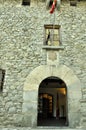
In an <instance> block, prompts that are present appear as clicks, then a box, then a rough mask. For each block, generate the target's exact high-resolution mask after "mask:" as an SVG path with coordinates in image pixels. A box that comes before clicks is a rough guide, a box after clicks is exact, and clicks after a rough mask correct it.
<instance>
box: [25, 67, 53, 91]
mask: <svg viewBox="0 0 86 130" xmlns="http://www.w3.org/2000/svg"><path fill="white" fill-rule="evenodd" d="M51 71H52V68H51V66H47V65H41V66H38V67H37V68H35V69H34V70H33V71H32V72H31V73H30V74H29V75H28V77H27V79H26V81H25V83H24V90H25V89H26V88H28V89H30V88H32V86H33V87H34V86H37V85H39V84H40V83H41V81H42V80H44V79H45V78H47V77H50V76H52V72H51ZM38 87H39V86H38Z"/></svg>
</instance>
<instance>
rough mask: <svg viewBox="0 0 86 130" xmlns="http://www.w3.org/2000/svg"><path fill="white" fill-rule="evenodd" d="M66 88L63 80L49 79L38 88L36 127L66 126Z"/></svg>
mask: <svg viewBox="0 0 86 130" xmlns="http://www.w3.org/2000/svg"><path fill="white" fill-rule="evenodd" d="M67 122H68V118H67V88H66V85H65V83H64V82H63V80H61V79H59V78H57V77H49V78H46V79H45V80H43V81H42V82H41V84H40V86H39V94H38V126H66V125H67V124H68V123H67Z"/></svg>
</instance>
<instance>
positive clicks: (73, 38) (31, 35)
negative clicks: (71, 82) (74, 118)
mask: <svg viewBox="0 0 86 130" xmlns="http://www.w3.org/2000/svg"><path fill="white" fill-rule="evenodd" d="M21 3H22V1H18V0H15V1H13V2H10V0H7V1H5V0H1V1H0V68H2V69H5V70H6V75H5V82H4V87H3V92H2V93H0V125H21V120H22V117H21V115H22V114H21V113H22V102H23V97H22V95H23V86H24V82H25V79H26V77H27V75H28V74H29V73H30V72H31V71H32V70H33V69H34V68H36V67H37V66H39V65H45V64H46V50H45V49H42V46H43V37H44V24H53V22H54V15H53V14H52V15H50V14H49V10H46V6H45V5H46V4H45V2H43V1H41V0H40V2H37V1H34V0H32V3H31V6H22V5H21ZM55 24H59V25H61V28H62V29H61V35H62V44H63V46H64V50H60V51H59V55H60V57H59V61H60V64H64V65H67V66H68V67H70V68H71V69H72V70H73V71H74V72H75V74H76V75H77V76H78V78H79V79H80V80H81V82H82V84H83V85H82V101H81V112H82V117H81V125H83V126H85V127H86V125H85V124H86V119H85V116H86V110H85V106H86V87H85V86H86V2H85V1H83V2H78V4H77V6H76V7H72V6H70V4H69V2H62V4H61V12H58V11H56V12H55ZM77 91H78V90H77Z"/></svg>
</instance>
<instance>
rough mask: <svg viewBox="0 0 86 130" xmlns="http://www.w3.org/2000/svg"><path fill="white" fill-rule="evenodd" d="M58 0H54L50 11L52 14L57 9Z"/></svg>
mask: <svg viewBox="0 0 86 130" xmlns="http://www.w3.org/2000/svg"><path fill="white" fill-rule="evenodd" d="M56 2H57V0H54V1H53V4H52V7H51V9H50V13H51V14H52V13H53V12H54V10H55V5H56Z"/></svg>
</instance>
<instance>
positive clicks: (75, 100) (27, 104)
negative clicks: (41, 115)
mask: <svg viewBox="0 0 86 130" xmlns="http://www.w3.org/2000/svg"><path fill="white" fill-rule="evenodd" d="M50 76H56V77H59V78H61V79H62V80H63V81H64V82H65V83H66V86H67V91H68V122H69V127H78V126H79V123H80V116H81V115H80V99H81V83H80V81H79V79H78V78H77V76H76V75H75V74H74V73H73V71H72V70H71V69H70V68H68V67H67V66H65V65H58V66H53V65H52V66H50V65H41V66H38V67H37V68H35V69H34V70H33V71H32V72H31V73H30V74H29V75H28V77H27V79H26V81H25V84H24V89H23V105H22V114H23V125H24V126H31V127H36V126H37V106H38V89H39V85H40V83H41V81H43V80H44V79H45V78H47V77H50Z"/></svg>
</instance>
